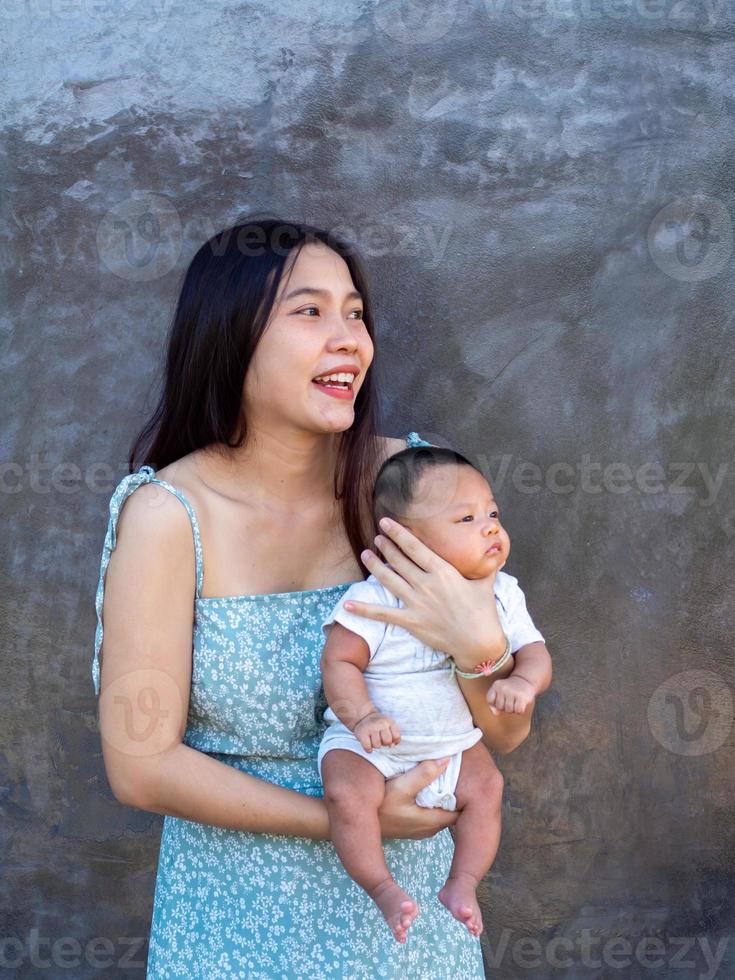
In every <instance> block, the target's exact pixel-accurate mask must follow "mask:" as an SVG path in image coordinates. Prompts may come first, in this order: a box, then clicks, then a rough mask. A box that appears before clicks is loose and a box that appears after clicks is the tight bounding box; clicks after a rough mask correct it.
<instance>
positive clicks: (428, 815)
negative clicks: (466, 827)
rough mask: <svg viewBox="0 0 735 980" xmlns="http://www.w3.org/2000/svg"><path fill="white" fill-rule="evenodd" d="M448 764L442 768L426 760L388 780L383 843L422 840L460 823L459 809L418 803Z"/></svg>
mask: <svg viewBox="0 0 735 980" xmlns="http://www.w3.org/2000/svg"><path fill="white" fill-rule="evenodd" d="M446 765H447V764H446V763H445V764H444V765H440V763H439V761H438V760H437V759H425V760H424V761H423V762H419V763H418V764H417V765H415V766H414V767H413V769H409V770H408V772H404V773H403V774H402V775H400V776H396V777H395V778H394V779H386V781H385V798H384V799H383V802H382V804H381V806H380V808H379V809H378V817H379V819H380V833H381V836H382V838H383V840H386V839H387V838H390V837H402V838H405V837H410V838H412V839H413V840H422V839H423V838H425V837H433V836H434V834H436V833H438V832H439V831H440V830H444V829H445V828H446V827H451V826H452V825H453V824H454V823H456V822H457V820H458V818H459V811H458V810H443V809H442V808H441V807H425V806H419V805H418V803H416V794H417V793H420V792H421V790H422V789H423V788H424V786H428V785H429V783H431V782H433V781H434V780H435V779H436V778H437V776H440V775H441V773H442V772H444V770H445V769H446Z"/></svg>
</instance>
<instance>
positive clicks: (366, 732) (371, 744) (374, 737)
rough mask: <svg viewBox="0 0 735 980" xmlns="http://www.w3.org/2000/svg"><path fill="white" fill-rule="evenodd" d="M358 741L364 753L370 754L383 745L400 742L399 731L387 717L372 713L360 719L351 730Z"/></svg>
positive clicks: (377, 712)
mask: <svg viewBox="0 0 735 980" xmlns="http://www.w3.org/2000/svg"><path fill="white" fill-rule="evenodd" d="M353 732H354V734H355V735H357V737H358V738H359V739H360V745H362V747H363V748H364V749H365V751H366V752H372V751H373V749H374V748H376V749H379V748H380V747H381V746H383V745H397V744H398V743H399V742H400V740H401V730H400V728H399V727H398V725H397V724H396V723H395V722H394V721H393V719H392V718H389V717H388V716H387V715H381V714H380V712H379V711H372V712H371V713H370V714H369V715H367V717H365V718H361V719H360V721H358V723H357V724H356V725H355V727H354V728H353Z"/></svg>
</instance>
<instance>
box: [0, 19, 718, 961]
mask: <svg viewBox="0 0 735 980" xmlns="http://www.w3.org/2000/svg"><path fill="white" fill-rule="evenodd" d="M0 22H1V26H2V35H3V36H4V38H5V44H6V45H7V47H8V52H7V58H6V59H5V68H4V75H5V82H4V86H3V89H4V95H3V103H2V104H3V115H2V124H3V132H2V149H3V155H2V166H3V174H4V181H3V183H4V192H5V193H4V195H3V215H2V238H3V243H4V245H5V246H6V249H7V251H6V258H5V260H4V272H5V295H6V303H5V304H4V311H3V314H2V316H3V334H2V338H3V339H2V344H3V354H4V361H5V366H6V369H7V373H6V378H7V380H6V383H5V398H6V406H7V411H6V413H5V425H4V427H3V443H2V453H3V469H2V474H3V476H2V479H3V494H2V497H1V498H0V499H1V500H2V506H3V511H4V515H5V517H6V519H7V527H6V532H5V534H4V536H3V541H2V545H1V547H2V558H3V565H4V567H5V570H6V574H5V580H4V588H3V590H2V605H3V607H4V608H3V612H4V619H3V632H2V643H3V675H4V676H3V684H2V719H3V722H2V724H3V729H4V738H3V747H2V750H1V752H0V763H1V765H2V774H1V777H0V778H1V785H2V810H3V815H4V820H3V836H4V838H5V847H4V848H3V850H4V853H5V858H4V861H5V868H4V873H3V877H2V886H0V887H1V889H2V891H1V899H0V904H1V906H2V918H3V923H2V927H1V928H0V939H3V947H2V955H3V956H4V957H5V959H4V960H3V963H2V967H3V968H4V971H0V972H3V975H13V976H54V977H56V976H62V975H63V976H67V975H73V976H75V977H91V976H97V975H104V976H111V977H112V976H115V977H127V976H130V977H136V976H137V977H141V976H143V974H144V970H143V968H142V965H141V964H142V963H143V962H144V960H145V946H140V943H139V942H137V941H136V937H145V936H146V935H147V931H148V927H149V919H150V912H151V904H152V897H153V886H154V875H155V868H156V859H157V852H158V839H159V833H160V827H161V818H160V817H158V816H156V815H153V814H150V813H144V812H139V811H135V810H132V809H127V808H124V807H122V806H120V805H119V804H118V803H117V802H116V801H115V799H114V797H113V796H112V794H111V792H110V789H109V787H108V785H107V781H106V777H105V773H104V768H103V762H102V757H101V750H100V744H99V735H98V731H97V723H96V701H95V698H94V696H93V692H92V684H91V678H90V659H91V656H92V644H93V635H94V625H95V619H94V605H93V600H94V588H95V585H96V580H97V574H98V569H99V557H100V553H101V548H102V540H103V537H104V530H105V526H106V509H107V504H108V500H109V495H110V493H111V492H112V488H113V487H114V485H115V484H116V483H117V481H118V480H119V479H120V478H121V477H122V476H123V475H124V472H125V465H124V464H125V459H126V454H127V451H128V448H129V443H130V440H131V438H132V436H133V433H134V432H135V431H136V429H137V427H138V426H139V424H140V422H141V421H142V419H143V418H144V416H145V413H146V411H147V410H148V409H149V408H150V407H151V404H152V390H151V389H152V385H153V383H154V380H155V371H156V368H157V359H158V357H159V355H160V352H161V347H162V338H163V334H164V331H165V329H166V326H167V324H168V320H169V316H170V313H171V308H172V304H173V302H174V299H175V293H176V283H177V279H178V276H179V274H180V272H181V270H182V269H183V268H184V267H185V265H186V263H187V262H188V259H189V258H190V257H191V255H192V254H193V252H194V250H195V249H196V248H197V247H198V245H199V244H200V243H201V241H203V240H204V238H205V237H206V236H207V235H209V234H211V233H212V232H213V231H215V230H217V229H219V228H220V227H221V226H223V225H225V224H227V223H228V222H229V221H231V220H233V219H234V218H235V217H237V215H238V214H241V213H242V212H244V211H252V210H258V211H262V210H275V211H276V212H278V213H282V214H284V215H286V216H289V217H293V218H303V219H306V220H309V221H313V222H315V223H318V224H321V225H324V226H327V227H330V228H332V229H334V230H337V229H341V230H343V231H344V232H345V233H346V234H348V235H351V236H352V237H353V238H354V239H355V240H356V241H357V243H358V244H359V245H360V246H361V247H362V250H363V252H364V254H365V255H366V256H367V259H368V265H369V272H370V275H371V279H372V284H373V289H374V293H375V298H376V302H377V312H378V318H379V330H380V343H381V354H380V356H381V358H382V364H383V371H384V376H385V392H386V408H387V414H386V418H385V432H386V434H390V435H399V434H404V435H405V433H406V432H408V431H409V430H410V429H416V430H418V431H419V433H420V434H421V435H422V436H423V437H424V438H427V439H429V440H430V441H439V442H443V443H445V444H452V445H455V446H457V447H458V448H460V449H461V450H462V451H464V452H466V453H468V454H470V455H473V457H474V458H475V459H477V460H478V461H479V462H480V463H481V465H482V466H483V467H484V468H485V471H486V474H487V475H488V477H489V478H490V479H491V480H492V481H493V482H494V487H495V490H496V492H497V494H498V496H499V499H500V501H501V503H502V506H503V508H504V511H505V517H506V523H507V526H508V529H509V532H510V534H511V538H512V542H513V556H512V558H511V560H510V561H509V563H508V566H507V570H508V571H511V572H513V574H515V575H517V576H518V578H519V580H520V581H521V584H522V585H523V587H524V588H525V590H526V594H527V597H528V602H529V607H530V609H531V611H532V613H533V615H534V617H535V619H536V621H537V623H538V624H539V626H540V627H541V629H542V631H543V632H544V633H545V634H546V636H547V639H548V645H549V647H550V649H551V652H552V655H553V658H554V663H555V668H556V673H555V679H554V686H553V690H552V691H550V692H549V693H547V694H546V695H545V696H544V697H543V698H542V699H541V700H540V702H539V705H538V711H537V716H536V727H535V730H534V732H533V735H532V736H531V738H530V739H529V740H528V742H527V743H526V744H525V745H524V746H523V747H522V748H521V749H519V750H518V751H517V752H516V753H515V754H513V755H512V756H508V757H504V758H501V759H500V765H501V767H502V769H503V771H504V773H505V776H506V791H505V805H504V831H503V839H502V843H501V849H500V854H499V856H498V859H497V862H496V864H495V866H494V868H493V869H492V871H491V873H490V875H489V876H488V878H487V880H486V882H485V889H484V895H483V899H484V902H485V908H486V912H487V915H486V934H485V940H484V941H485V951H486V955H487V972H488V975H489V976H494V977H498V978H502V980H506V978H508V980H510V978H516V977H533V978H534V980H547V978H552V977H554V978H556V977H560V976H563V977H567V978H573V980H576V978H587V977H605V978H609V977H626V978H628V977H632V978H639V977H640V978H644V977H649V976H654V975H655V976H658V977H660V976H666V977H671V976H673V977H677V978H682V980H684V978H690V977H691V978H695V977H697V978H703V977H712V976H718V977H729V976H732V975H733V971H734V970H735V943H734V942H733V941H732V938H731V932H732V926H733V921H735V915H734V910H733V893H734V886H735V881H734V875H733V847H732V812H733V811H732V806H733V794H732V768H733V761H734V753H733V735H732V720H733V703H732V692H733V673H732V659H731V648H732V641H733V625H734V624H733V618H734V617H733V606H732V602H731V599H732V591H733V590H732V584H731V579H732V567H733V535H734V533H735V514H734V513H733V505H732V490H733V473H732V463H731V442H732V410H731V402H732V398H733V384H732V353H733V342H732V336H733V314H732V306H733V292H732V286H733V276H732V271H733V216H734V215H735V195H734V194H733V163H732V160H733V135H734V130H733V82H732V78H733V70H734V68H735V65H734V61H735V57H734V52H735V31H734V30H733V28H734V26H735V16H734V15H733V13H732V8H731V7H730V5H729V4H726V3H724V2H723V0H685V2H682V0H648V2H645V0H523V2H521V0H485V2H480V0H449V2H446V0H445V2H443V3H441V4H437V5H431V4H429V5H424V7H423V8H422V9H420V10H419V9H418V8H417V6H416V5H415V4H413V3H403V4H398V3H381V4H380V5H377V6H376V4H375V3H372V2H361V3H354V4H350V3H345V2H343V0H340V2H337V0H324V2H320V3H313V2H312V3H297V2H295V0H282V2H280V3H279V4H271V3H266V2H264V0H263V2H249V3H234V2H226V0H225V2H220V3H215V2H213V0H196V2H195V0H154V2H144V0H121V2H119V3H116V4H113V3H111V2H107V0H97V2H95V0H44V2H41V0H28V2H26V3H23V2H21V0H9V3H8V4H7V5H6V6H5V7H4V9H3V10H2V12H1V13H0ZM99 464H103V465H102V466H101V468H100V469H97V468H96V467H98V465H99ZM105 467H106V468H105ZM8 937H15V940H16V941H13V940H12V939H10V940H9V939H8ZM95 937H102V938H103V939H104V940H107V943H108V945H107V946H105V944H104V942H103V943H102V945H101V946H100V947H99V950H101V951H102V952H103V953H105V950H108V952H107V953H105V955H103V956H102V958H101V960H100V961H99V962H110V963H111V964H112V965H111V966H109V967H108V968H106V969H105V970H104V971H101V970H99V969H95V968H93V967H92V966H90V965H89V958H88V956H87V955H86V954H87V953H88V952H89V950H90V947H89V945H88V944H89V943H90V941H91V940H93V939H94V938H95ZM616 937H617V939H616ZM65 939H66V940H67V942H66V943H64V942H63V940H65ZM524 940H525V942H524ZM53 943H57V944H58V945H57V946H56V947H55V949H54V951H53V952H52V950H51V945H52V944H53ZM641 943H642V945H641ZM34 944H35V946H39V945H40V948H39V949H37V950H35V951H34ZM75 944H78V945H75ZM109 946H112V952H111V953H109ZM95 949H96V947H92V952H94V951H95ZM80 950H81V953H80ZM99 950H98V951H99ZM75 956H76V957H77V960H76V961H75ZM718 958H719V959H718ZM46 961H48V962H50V963H51V965H50V966H43V965H42V963H43V962H46ZM75 962H77V965H73V964H74V963H75ZM13 963H16V964H17V965H16V966H12V964H13ZM34 964H35V965H34ZM70 964H71V965H70ZM135 964H138V965H137V966H136V965H135Z"/></svg>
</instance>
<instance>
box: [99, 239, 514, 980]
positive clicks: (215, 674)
mask: <svg viewBox="0 0 735 980" xmlns="http://www.w3.org/2000/svg"><path fill="white" fill-rule="evenodd" d="M374 351H375V335H374V329H373V319H372V313H371V308H370V298H369V295H368V288H367V282H366V278H365V274H364V272H363V269H362V267H361V264H360V262H359V260H358V258H357V256H356V255H355V253H354V251H353V250H352V249H350V248H349V247H348V246H347V245H346V244H345V243H343V242H340V241H337V240H335V239H333V238H332V237H330V236H329V234H328V233H326V232H323V231H319V230H316V229H313V228H310V227H308V226H304V225H293V224H289V225H286V224H284V223H282V222H279V221H275V220H273V221H251V222H247V223H244V224H241V225H237V226H236V227H234V228H231V229H228V230H226V231H224V232H223V233H222V234H220V235H218V236H215V237H214V238H212V239H211V240H210V241H208V242H207V243H205V244H204V245H203V246H202V247H201V248H200V249H199V251H198V252H197V254H196V255H195V257H194V259H193V260H192V262H191V264H190V266H189V268H188V270H187V272H186V274H185V277H184V281H183V285H182V288H181V293H180V297H179V300H178V304H177V309H176V313H175V316H174V320H173V323H172V327H171V332H170V337H169V342H168V354H167V363H166V372H165V381H164V385H163V391H162V395H161V399H160V402H159V404H158V406H157V408H156V409H155V411H154V413H153V415H152V417H151V419H150V420H149V422H148V423H147V424H146V426H145V427H144V429H143V431H142V432H141V434H140V436H139V437H138V439H137V441H136V443H135V445H134V448H133V450H132V452H131V455H130V461H129V462H130V468H131V474H130V475H129V476H127V477H125V479H123V480H122V481H121V483H120V484H119V486H118V487H117V489H116V490H115V493H114V494H113V497H112V499H111V501H110V521H109V525H108V531H107V537H106V540H105V546H104V549H103V556H102V564H101V568H100V580H99V586H98V591H97V614H98V621H97V632H96V637H95V658H94V663H93V678H94V682H95V689H96V690H97V691H98V693H100V692H101V693H100V701H99V713H100V731H101V736H102V745H103V755H104V761H105V768H106V771H107V775H108V779H109V782H110V785H111V788H112V791H113V793H114V794H115V796H116V798H117V799H118V800H119V801H120V802H122V803H125V804H127V805H129V806H134V807H138V808H140V809H145V810H150V811H153V812H155V813H161V814H164V815H165V820H164V825H163V832H162V837H161V849H160V855H159V864H158V875H157V880H156V891H155V899H154V909H153V919H152V924H151V936H150V948H149V958H148V973H147V975H148V976H149V977H154V978H158V977H177V978H179V977H187V978H191V977H206V978H208V980H213V978H217V977H248V978H268V980H272V978H275V977H304V978H311V977H314V978H317V977H318V978H322V977H325V976H326V977H328V976H333V977H342V976H348V975H349V976H350V977H353V978H373V977H398V976H401V977H403V978H414V977H415V978H418V977H422V978H424V977H429V976H430V977H432V978H433V980H438V978H441V977H445V976H446V977H450V976H451V977H456V976H461V977H463V978H481V977H483V975H484V974H483V967H482V956H481V953H480V944H479V939H477V938H476V937H473V936H471V935H470V934H469V932H468V931H467V930H466V929H464V928H463V926H461V925H460V924H459V923H458V922H456V921H455V920H453V919H452V918H451V916H449V915H448V913H447V911H446V909H444V908H443V907H442V906H441V905H440V903H439V902H438V901H437V899H436V893H437V891H438V889H439V887H440V885H441V883H442V882H443V881H444V878H445V877H446V873H447V870H448V868H449V865H450V862H451V856H452V838H451V834H450V833H449V832H448V828H449V827H450V826H451V825H452V824H453V823H454V822H455V820H456V819H457V813H456V812H450V811H446V810H442V809H438V808H437V809H426V808H422V807H418V806H416V804H415V803H414V798H415V796H416V793H417V792H419V790H420V789H421V788H423V787H424V786H425V785H428V783H430V782H431V781H432V780H433V779H434V778H435V777H436V776H437V775H438V773H439V771H440V770H439V764H438V762H436V761H433V760H429V761H427V762H424V763H422V764H421V765H419V766H417V767H416V768H415V769H413V770H411V771H410V772H408V773H406V774H404V775H403V776H401V777H399V778H397V779H395V780H391V781H390V783H389V784H388V785H387V787H386V798H385V803H384V805H383V807H382V809H381V813H380V818H381V831H382V834H383V837H384V839H385V853H386V860H387V861H388V862H389V865H390V867H391V871H392V873H393V874H394V876H395V877H396V879H397V880H399V881H401V882H402V884H403V885H404V887H405V888H406V889H407V890H409V891H410V892H411V894H413V895H415V896H416V898H417V901H418V903H419V908H420V913H419V916H418V918H417V920H416V923H415V924H414V926H413V927H412V932H411V938H410V940H409V942H407V943H406V944H405V945H404V946H399V945H398V944H397V943H395V942H394V940H393V938H392V937H391V935H390V933H389V931H388V929H387V926H386V924H385V921H384V920H383V917H382V916H381V914H380V912H379V910H378V909H377V907H376V906H375V905H374V903H372V902H370V900H369V899H368V898H367V897H366V896H365V894H364V892H363V891H362V890H361V889H360V888H359V887H358V886H357V885H356V884H355V883H354V882H353V881H352V880H351V879H350V878H349V877H348V876H347V874H346V873H345V872H344V870H343V869H342V867H341V864H340V862H339V860H338V858H337V855H336V852H335V850H334V847H333V845H332V844H331V841H330V840H329V823H328V817H327V810H326V807H325V805H324V801H323V798H322V797H323V789H322V786H321V782H320V780H319V775H318V769H317V765H316V755H317V750H318V746H319V742H320V738H321V734H322V732H323V731H324V723H323V720H322V715H323V711H324V709H325V707H326V702H325V700H324V696H323V687H322V684H321V677H320V673H319V658H320V653H321V648H322V643H323V636H322V633H321V629H320V622H321V620H322V619H323V618H324V617H325V615H326V613H327V612H328V611H329V610H330V609H331V607H332V606H333V604H334V603H335V602H336V601H337V599H338V597H339V595H340V594H341V592H343V591H345V590H346V588H347V586H348V585H349V584H351V583H352V582H354V581H357V580H358V579H362V578H364V577H365V572H364V571H363V568H362V567H361V564H360V562H361V553H362V550H363V548H364V547H365V545H366V544H367V543H368V542H371V534H372V533H373V529H371V528H370V526H369V521H368V517H367V515H368V514H369V493H370V487H371V482H372V477H373V475H374V474H375V472H376V471H377V467H378V466H379V465H380V463H381V462H382V460H383V459H384V458H385V457H386V456H387V455H389V454H391V453H393V452H396V451H397V450H398V449H401V448H403V447H404V445H405V443H404V440H402V439H386V438H382V437H379V436H378V435H377V434H376V418H378V417H379V413H378V403H377V393H376V389H375V384H374V370H373V371H370V370H369V369H370V366H371V363H372V361H373V356H374ZM334 372H339V373H341V374H353V375H354V379H353V380H352V382H351V384H349V383H348V384H347V385H346V387H345V386H344V384H342V385H340V384H339V381H337V382H336V383H334V385H333V386H327V385H325V384H324V383H317V382H315V380H314V379H315V378H318V377H322V376H324V375H329V374H332V373H334ZM347 380H348V381H349V379H347ZM141 461H142V462H143V464H144V465H142V466H141V465H140V463H141ZM136 467H138V469H137V472H135V470H136ZM154 467H155V468H156V469H155V470H154ZM125 502H127V506H125V507H123V504H124V503H125ZM182 504H183V506H182ZM397 531H398V533H396V532H395V531H392V532H390V538H391V539H392V542H394V543H390V544H384V545H383V546H382V550H383V552H384V554H385V555H386V559H387V561H389V562H390V563H391V565H392V566H393V568H394V569H397V570H400V572H401V576H402V578H401V582H402V583H403V584H402V586H401V587H402V588H405V589H406V594H405V595H404V594H403V593H402V598H404V602H405V604H406V608H405V609H403V610H400V612H402V613H404V614H405V615H406V616H407V617H412V618H409V619H405V620H403V622H404V624H406V625H409V624H410V629H411V631H412V632H415V633H416V635H417V636H419V638H420V639H423V640H424V641H425V642H431V643H432V645H433V646H436V647H438V648H440V649H445V650H447V651H448V652H452V653H453V654H454V656H455V659H456V660H457V662H458V663H459V664H460V666H462V665H464V668H465V669H467V670H469V669H471V666H472V665H474V664H475V663H478V662H479V661H481V660H484V659H486V658H487V657H488V656H495V655H497V654H498V653H499V652H500V651H501V650H502V648H503V643H504V638H502V636H501V635H500V632H499V627H498V624H497V617H496V616H495V615H494V608H493V607H494V603H488V602H487V599H486V597H485V596H484V594H483V593H481V592H480V591H477V590H476V589H475V588H474V586H476V585H477V584H478V583H476V582H471V581H469V580H465V579H463V578H462V576H460V575H459V574H458V573H456V572H455V570H454V569H453V568H451V566H449V565H448V564H446V563H444V562H443V561H442V560H441V559H440V558H439V556H437V555H434V553H433V552H431V551H430V550H429V549H427V548H426V547H425V546H423V545H422V544H421V542H419V541H418V539H416V538H414V537H413V536H412V535H411V534H410V532H408V530H407V529H403V528H400V527H399V528H398V529H397ZM399 547H400V551H399ZM365 565H366V567H367V568H368V570H369V571H370V572H373V573H374V574H375V575H376V576H378V577H379V578H381V580H384V581H385V582H386V584H389V583H390V581H391V580H390V579H388V578H385V579H383V575H390V576H392V577H393V578H392V581H393V582H394V587H395V579H396V578H397V577H398V576H397V574H396V572H395V571H390V570H388V569H387V567H386V565H384V564H383V562H382V561H380V560H379V559H378V558H377V556H375V555H374V554H372V553H370V554H369V555H367V556H366V559H365ZM452 573H453V574H452ZM409 593H410V594H409ZM446 610H451V611H452V612H451V613H449V612H447V611H446ZM458 610H459V612H460V615H457V611H458ZM396 612H398V611H397V610H390V611H384V610H383V609H382V608H378V607H376V608H375V609H369V608H368V609H363V611H362V614H363V615H372V616H376V617H385V618H386V620H387V621H391V620H390V615H389V613H390V614H391V615H395V613H396ZM103 622H104V649H103V646H102V643H103ZM482 638H484V640H483V639H482ZM100 681H101V684H100ZM477 685H481V686H482V690H481V689H480V687H478V686H477ZM466 687H467V691H468V692H469V691H471V694H469V693H468V703H469V704H470V708H471V710H472V713H473V717H475V721H476V723H477V725H478V726H479V727H481V728H482V729H483V732H484V733H485V740H486V744H487V745H488V746H489V747H490V748H495V749H496V750H499V751H503V752H505V751H510V750H511V749H512V748H513V747H515V745H517V744H518V743H519V742H520V741H522V740H523V738H525V737H526V735H527V733H528V731H529V728H530V714H531V712H530V711H529V712H528V713H527V714H526V715H510V714H509V715H506V714H498V713H492V712H491V711H490V709H489V708H488V705H487V702H486V701H485V700H484V692H486V691H487V690H488V683H486V681H485V679H483V680H482V681H479V680H478V681H477V682H476V684H473V683H469V684H468V685H467V686H466ZM470 698H471V700H470ZM501 795H502V779H501V778H500V777H499V778H498V786H497V788H496V793H495V797H494V799H493V800H491V801H489V805H493V806H499V805H500V799H501Z"/></svg>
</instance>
